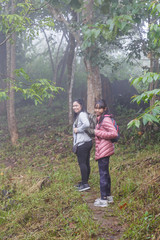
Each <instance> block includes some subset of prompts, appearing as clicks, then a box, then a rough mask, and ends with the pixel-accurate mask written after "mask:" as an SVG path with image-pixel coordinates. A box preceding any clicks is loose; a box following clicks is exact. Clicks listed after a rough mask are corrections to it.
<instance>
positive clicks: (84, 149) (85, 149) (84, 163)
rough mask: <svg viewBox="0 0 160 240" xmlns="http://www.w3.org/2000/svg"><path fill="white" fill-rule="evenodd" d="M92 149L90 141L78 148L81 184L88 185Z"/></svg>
mask: <svg viewBox="0 0 160 240" xmlns="http://www.w3.org/2000/svg"><path fill="white" fill-rule="evenodd" d="M91 148H92V141H90V142H85V143H84V144H83V145H81V146H78V149H77V158H78V164H79V167H80V171H81V178H82V184H86V183H88V179H89V175H90V171H91V169H90V151H91Z"/></svg>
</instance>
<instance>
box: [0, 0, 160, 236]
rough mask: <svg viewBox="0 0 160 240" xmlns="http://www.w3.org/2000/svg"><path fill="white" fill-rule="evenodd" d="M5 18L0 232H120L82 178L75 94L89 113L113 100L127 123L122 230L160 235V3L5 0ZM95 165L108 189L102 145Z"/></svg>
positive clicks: (0, 46)
mask: <svg viewBox="0 0 160 240" xmlns="http://www.w3.org/2000/svg"><path fill="white" fill-rule="evenodd" d="M0 19H1V21H0V148H1V152H0V166H1V170H0V186H1V187H0V191H1V192H0V203H1V206H0V229H1V231H0V239H3V240H4V239H30V240H31V239H47V240H48V239H106V238H105V237H106V236H112V237H111V239H114V238H113V237H114V236H116V234H118V233H117V232H118V231H116V230H115V232H114V231H113V232H111V230H110V229H106V230H105V233H104V230H103V231H102V229H101V228H99V225H98V223H97V222H96V221H95V220H94V218H93V216H92V212H91V211H90V210H89V208H88V207H87V204H86V203H85V201H83V198H82V196H81V195H80V194H79V193H77V192H76V191H75V189H74V188H73V185H74V183H76V181H78V180H79V172H78V171H77V165H76V161H75V156H74V154H72V152H71V149H72V122H73V112H72V102H73V100H75V99H77V98H82V99H83V100H84V102H85V103H86V109H87V111H88V112H90V113H93V112H94V103H95V100H96V99H99V98H103V99H105V100H106V102H107V104H108V107H109V109H110V112H111V113H113V114H114V118H115V119H116V121H117V123H118V124H119V127H120V140H119V142H118V144H116V145H115V152H116V153H115V155H114V156H113V161H111V167H110V168H111V175H112V176H113V180H112V181H113V185H112V188H113V195H114V197H115V202H116V203H115V205H114V206H112V207H111V208H113V211H114V213H115V215H116V217H118V218H119V224H120V225H121V226H123V232H122V233H121V236H119V239H134V240H136V239H137V240H138V239H139V240H143V239H152V240H158V239H160V238H159V236H160V212H159V209H160V194H159V193H160V191H159V189H160V177H159V176H160V168H159V159H160V148H159V144H160V143H159V142H160V131H159V126H160V125H159V124H160V98H159V95H160V73H159V54H160V3H159V2H158V1H151V0H141V1H137V0H131V1H127V0H112V1H110V0H55V1H54V0H50V1H45V0H41V1H39V0H28V1H23V0H22V1H16V0H8V1H7V0H0ZM64 166H65V167H64ZM91 166H92V174H91V175H92V176H91V180H90V181H91V183H90V184H91V187H92V189H94V190H95V191H96V192H97V196H98V192H99V179H98V169H97V164H96V163H95V161H94V147H93V149H92V154H91ZM64 182H65V184H64ZM64 185H65V186H64ZM60 192H61V194H60ZM53 193H54V194H53ZM80 216H81V217H80ZM102 233H103V234H102ZM105 234H109V235H105ZM115 239H117V238H115Z"/></svg>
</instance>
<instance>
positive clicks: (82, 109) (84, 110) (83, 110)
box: [73, 98, 86, 121]
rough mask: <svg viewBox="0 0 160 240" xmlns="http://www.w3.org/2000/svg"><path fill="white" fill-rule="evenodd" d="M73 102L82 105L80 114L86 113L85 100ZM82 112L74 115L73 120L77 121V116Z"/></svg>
mask: <svg viewBox="0 0 160 240" xmlns="http://www.w3.org/2000/svg"><path fill="white" fill-rule="evenodd" d="M73 102H77V103H79V104H80V105H81V111H80V112H86V108H85V105H84V101H83V99H80V98H79V99H76V100H74V101H73ZM80 112H78V113H75V112H74V113H73V120H74V121H75V120H76V118H77V116H78V115H79V114H80Z"/></svg>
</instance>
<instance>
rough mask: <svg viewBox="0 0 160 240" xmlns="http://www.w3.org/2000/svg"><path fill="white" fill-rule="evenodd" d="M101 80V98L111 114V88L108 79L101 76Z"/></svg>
mask: <svg viewBox="0 0 160 240" xmlns="http://www.w3.org/2000/svg"><path fill="white" fill-rule="evenodd" d="M101 80H102V97H103V99H104V100H105V101H106V103H107V106H108V108H109V110H110V111H111V112H113V94H112V87H111V83H110V81H109V79H108V78H107V77H104V76H103V75H101Z"/></svg>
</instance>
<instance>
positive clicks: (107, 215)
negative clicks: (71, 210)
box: [82, 190, 124, 240]
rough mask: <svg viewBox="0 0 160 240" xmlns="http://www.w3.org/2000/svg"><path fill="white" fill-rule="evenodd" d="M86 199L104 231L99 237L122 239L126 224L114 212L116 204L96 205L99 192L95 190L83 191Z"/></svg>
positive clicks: (108, 239)
mask: <svg viewBox="0 0 160 240" xmlns="http://www.w3.org/2000/svg"><path fill="white" fill-rule="evenodd" d="M82 197H83V199H84V201H85V202H86V203H87V204H88V206H89V208H90V209H91V210H92V212H93V217H94V219H95V220H96V221H97V222H98V223H99V225H100V227H101V229H102V232H101V234H100V235H99V236H98V237H101V238H104V239H105V240H120V238H121V236H122V234H123V232H124V226H122V225H121V224H120V223H119V220H118V217H117V216H116V215H115V213H114V204H116V203H112V204H109V205H108V207H103V208H102V207H95V206H94V201H95V199H96V198H98V196H97V192H94V191H93V190H89V191H87V194H85V193H82Z"/></svg>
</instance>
